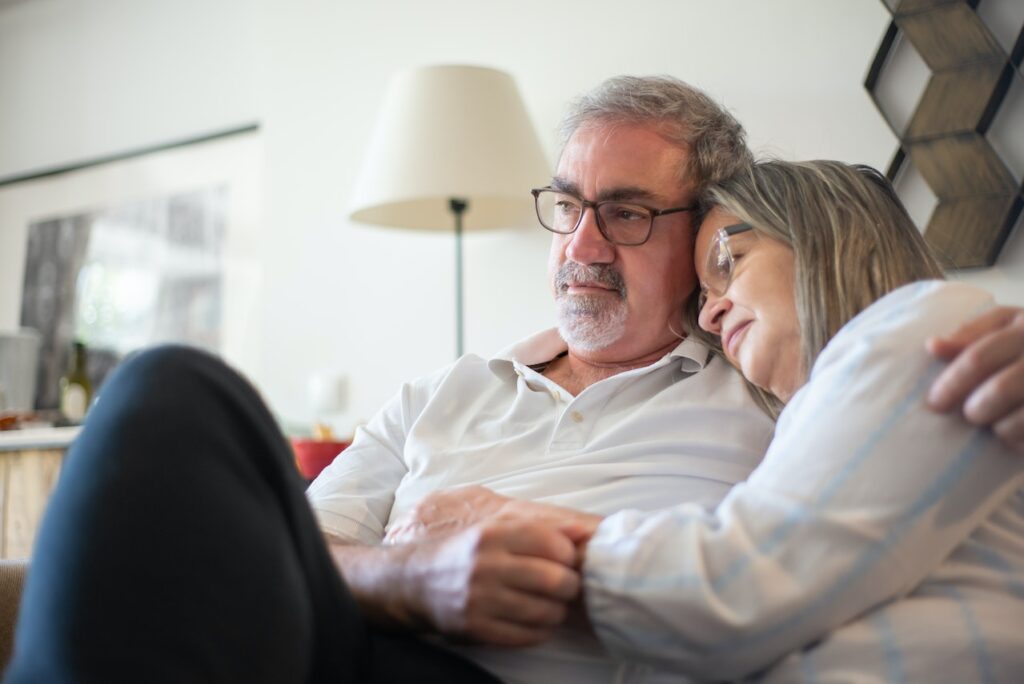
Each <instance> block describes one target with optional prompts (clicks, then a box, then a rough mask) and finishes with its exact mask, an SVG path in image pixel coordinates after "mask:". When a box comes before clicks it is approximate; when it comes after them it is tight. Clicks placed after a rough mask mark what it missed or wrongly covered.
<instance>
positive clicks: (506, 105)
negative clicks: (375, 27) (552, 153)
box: [349, 66, 551, 231]
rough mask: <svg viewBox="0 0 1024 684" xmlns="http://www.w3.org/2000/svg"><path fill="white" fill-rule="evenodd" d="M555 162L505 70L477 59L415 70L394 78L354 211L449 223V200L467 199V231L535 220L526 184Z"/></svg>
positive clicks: (371, 217) (384, 219)
mask: <svg viewBox="0 0 1024 684" xmlns="http://www.w3.org/2000/svg"><path fill="white" fill-rule="evenodd" d="M550 173H551V171H550V167H549V166H548V162H547V159H546V158H545V155H544V152H543V150H542V148H541V145H540V142H539V141H538V139H537V135H536V132H535V131H534V128H533V125H532V124H531V123H530V118H529V116H528V115H527V113H526V108H525V107H524V105H523V102H522V99H521V98H520V97H519V91H518V90H517V89H516V85H515V82H514V81H513V80H512V77H511V76H509V75H508V74H506V73H504V72H502V71H498V70H497V69H490V68H485V67H476V66H429V67H422V68H417V69H411V70H409V71H405V72H402V73H400V74H399V75H397V76H396V77H395V78H394V79H393V81H392V82H391V85H390V88H389V90H388V93H387V96H386V97H385V100H384V105H383V107H382V109H381V113H380V117H379V119H378V121H377V126H376V129H375V131H374V134H373V137H372V139H371V140H370V145H369V149H368V150H367V153H366V157H365V159H364V161H363V167H362V170H361V172H360V174H359V178H358V180H357V182H356V188H355V192H354V194H353V198H352V203H351V206H350V209H349V216H350V218H352V219H353V220H355V221H360V222H365V223H372V224H376V225H382V226H392V227H400V228H429V229H437V230H447V231H450V230H451V229H452V222H453V218H452V211H451V208H450V207H449V203H448V200H449V199H451V198H459V199H464V200H468V202H469V207H468V209H467V211H466V213H465V224H464V228H465V230H477V229H482V228H500V227H513V226H520V225H529V222H530V221H532V220H533V219H532V212H533V198H532V197H531V196H530V188H533V187H537V186H539V185H544V184H545V183H547V182H548V180H549V179H550Z"/></svg>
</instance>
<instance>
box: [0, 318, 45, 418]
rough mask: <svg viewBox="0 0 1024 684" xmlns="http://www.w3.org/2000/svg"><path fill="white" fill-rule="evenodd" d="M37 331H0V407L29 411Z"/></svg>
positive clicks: (32, 400)
mask: <svg viewBox="0 0 1024 684" xmlns="http://www.w3.org/2000/svg"><path fill="white" fill-rule="evenodd" d="M39 342H40V337H39V333H37V332H36V331H35V330H32V329H31V328H22V329H21V330H19V331H18V332H11V333H0V410H5V411H30V410H32V408H33V405H34V403H35V399H36V373H37V368H38V362H39Z"/></svg>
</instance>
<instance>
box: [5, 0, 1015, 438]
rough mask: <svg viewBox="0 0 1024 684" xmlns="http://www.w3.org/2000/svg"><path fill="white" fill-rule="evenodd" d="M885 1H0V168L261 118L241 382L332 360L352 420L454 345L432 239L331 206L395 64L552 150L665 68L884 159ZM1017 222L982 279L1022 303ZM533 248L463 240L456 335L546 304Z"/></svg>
mask: <svg viewBox="0 0 1024 684" xmlns="http://www.w3.org/2000/svg"><path fill="white" fill-rule="evenodd" d="M887 21H888V16H887V14H886V12H885V10H884V8H883V6H882V3H879V2H864V0H835V1H830V2H821V0H775V1H773V2H763V1H760V0H742V1H740V0H733V1H730V2H715V3H711V2H706V1H704V0H661V1H656V0H639V1H637V2H633V3H629V4H627V3H622V2H610V1H608V0H587V1H584V0H567V1H565V2H560V3H551V2H549V1H546V2H542V1H540V0H522V1H520V2H516V3H485V2H473V1H470V0H433V1H432V2H422V1H420V0H378V1H377V2H372V3H369V2H359V3H357V2H342V1H333V2H328V1H327V0H304V1H298V0H263V1H261V2H244V1H243V0H173V1H172V0H165V1H163V2H161V1H159V0H77V1H75V0H31V1H30V2H27V3H23V4H19V5H15V6H14V7H11V8H9V9H6V10H3V11H0V103H2V104H0V177H3V176H6V175H10V174H12V173H17V172H21V171H26V170H30V169H33V168H38V167H41V166H46V165H50V164H57V163H64V162H69V161H73V160H76V159H79V158H83V157H88V156H92V155H99V154H105V153H109V152H113V151H118V150H122V149H125V148H131V147H134V146H137V145H142V144H153V143H158V142H161V141H163V140H166V139H174V138H180V137H183V136H188V135H191V134H195V133H199V132H203V131H206V130H211V129H216V128H223V127H228V126H231V125H235V124H238V123H243V122H246V121H250V120H259V121H260V122H261V123H262V125H263V139H264V145H265V157H266V171H265V181H264V182H265V188H266V196H265V210H266V219H267V223H266V226H265V229H264V230H265V238H264V240H263V241H262V244H261V246H260V249H261V250H262V253H263V255H264V265H263V266H264V283H265V285H266V290H265V292H264V293H263V296H264V301H265V308H264V313H263V316H262V319H263V321H264V329H263V330H262V334H260V335H258V336H257V337H258V339H254V340H253V344H256V345H260V346H261V348H262V358H263V363H262V370H261V371H259V372H257V378H256V379H257V381H258V382H259V384H260V385H261V386H262V388H263V389H264V392H265V394H266V395H267V396H268V398H269V399H270V401H271V403H272V404H273V405H274V407H275V408H276V409H277V410H278V411H279V412H281V413H282V414H283V415H284V416H286V417H288V418H291V419H299V420H301V419H304V418H307V417H308V410H307V407H306V403H305V384H306V381H307V379H308V377H309V376H310V374H311V373H313V372H315V371H317V370H318V369H322V368H336V369H338V370H340V371H342V372H343V373H345V374H346V375H347V376H348V379H349V391H350V404H351V408H350V411H349V413H348V414H347V416H345V417H344V420H345V421H349V420H353V419H356V418H359V417H367V416H368V415H369V414H370V413H371V412H372V411H373V410H374V409H375V408H376V407H377V406H378V405H379V404H380V403H381V402H383V401H384V400H385V399H386V398H387V397H388V396H390V394H391V393H392V392H393V391H394V390H395V389H396V388H397V386H398V384H399V383H400V382H401V381H402V380H403V379H406V378H409V377H412V376H415V375H418V374H422V373H425V372H429V371H430V370H432V369H434V368H436V367H438V366H440V365H442V364H444V363H446V362H447V361H449V360H450V359H451V357H452V355H453V353H454V344H453V334H454V333H453V329H454V314H453V305H452V297H453V294H452V289H453V275H452V250H453V245H452V242H451V240H450V239H449V238H448V237H447V236H444V235H437V234H427V235H417V234H414V233H411V232H406V231H393V230H382V229H377V228H371V227H366V226H360V225H355V224H351V223H349V222H348V221H347V220H346V219H345V218H344V214H345V207H346V204H347V201H348V195H349V193H350V191H351V188H352V184H353V182H354V177H355V174H356V172H357V170H358V165H359V162H360V159H361V155H362V153H363V151H364V148H365V145H366V142H367V137H368V134H369V132H370V130H371V128H372V124H373V120H374V116H375V113H376V110H377V107H378V105H379V103H380V100H381V98H382V96H383V94H384V89H385V87H386V84H387V80H388V78H389V76H390V75H391V74H392V73H394V72H395V71H396V70H398V69H401V68H404V67H407V66H411V65H417V64H428V63H441V62H448V63H453V62H458V63H474V64H484V65H490V66H496V67H499V68H503V69H506V70H508V71H510V72H511V73H512V74H513V75H514V76H515V77H516V79H517V80H518V82H519V86H520V89H521V90H522V92H523V95H524V97H525V99H526V103H527V107H528V109H529V111H530V113H531V115H532V116H533V118H534V121H535V123H536V125H537V127H538V130H539V132H540V133H541V135H542V140H543V141H544V142H545V143H546V145H547V146H548V150H549V155H550V157H551V158H552V159H553V158H554V154H555V139H554V128H555V125H556V124H557V121H558V118H559V116H560V114H561V111H562V108H563V106H564V104H565V102H566V101H567V100H568V99H569V98H570V97H571V96H572V95H574V94H576V93H578V92H580V91H582V90H584V89H586V88H589V87H591V86H593V85H594V84H596V83H597V82H598V81H600V80H601V79H603V78H605V77H607V76H609V75H613V74H619V73H634V74H651V73H668V74H672V75H675V76H679V77H681V78H684V79H686V80H689V81H691V82H692V83H695V84H697V85H699V86H701V87H703V88H705V89H706V90H707V91H709V93H710V94H712V95H713V96H715V97H716V98H718V99H719V100H720V101H722V102H724V103H725V104H726V105H727V106H729V107H730V108H732V110H733V111H734V112H735V113H736V115H737V116H738V117H739V118H740V119H741V120H742V121H743V122H744V123H745V124H746V125H747V128H748V131H749V133H750V138H751V142H752V144H753V146H754V147H755V148H757V149H760V150H762V151H771V152H774V153H776V154H779V155H782V156H785V157H792V158H808V157H816V158H821V157H825V158H828V157H831V158H838V159H844V160H848V161H862V162H867V163H870V164H874V165H876V166H881V167H884V166H885V165H886V164H887V163H888V161H889V158H890V156H891V153H892V150H893V146H894V138H893V137H892V135H891V134H890V133H889V131H888V130H887V129H886V127H885V125H884V123H883V122H882V120H881V117H880V116H879V115H878V114H877V112H876V111H875V108H874V106H873V105H872V103H871V101H870V99H869V98H868V96H867V94H866V92H865V91H864V88H863V85H862V83H863V80H864V75H865V73H866V70H867V67H868V64H869V63H870V60H871V57H872V56H873V54H874V52H875V50H876V48H877V45H878V43H879V41H880V39H881V36H882V33H883V32H884V30H885V27H886V24H887ZM1020 232H1021V231H1019V230H1018V231H1017V233H1018V235H1017V236H1016V242H1015V243H1014V244H1013V245H1011V249H1008V250H1007V255H1006V256H1005V257H1004V259H1003V260H1002V261H1001V262H1000V265H999V271H998V273H997V274H996V276H997V277H990V278H989V280H987V281H986V282H987V283H988V284H990V285H991V286H992V287H994V288H996V289H998V291H999V296H1000V297H1001V298H1002V299H1004V300H1005V301H1014V302H1017V303H1024V293H1022V290H1024V287H1022V284H1024V250H1022V248H1021V247H1022V246H1021V245H1019V244H1017V243H1019V242H1020V237H1019V233H1020ZM546 248H547V237H546V236H545V235H544V234H543V232H542V231H541V230H540V229H539V228H537V227H535V226H523V227H522V228H520V229H517V230H506V231H498V232H493V233H488V234H474V235H470V236H467V244H466V254H465V263H466V290H467V302H466V338H467V348H468V349H469V350H471V351H476V352H480V353H484V354H487V353H491V352H494V351H496V350H497V349H499V348H500V347H502V346H504V345H505V344H507V343H509V342H511V341H513V340H515V339H516V338H518V337H521V336H523V335H525V334H527V333H529V332H532V331H533V330H535V329H537V328H539V327H541V326H545V325H548V324H549V323H550V321H551V319H552V316H551V306H550V302H549V297H548V294H547V287H546V283H545V275H544V266H545V258H546ZM0 267H2V255H0ZM988 276H992V274H988ZM5 323H7V322H5V321H0V327H3V326H4V325H5Z"/></svg>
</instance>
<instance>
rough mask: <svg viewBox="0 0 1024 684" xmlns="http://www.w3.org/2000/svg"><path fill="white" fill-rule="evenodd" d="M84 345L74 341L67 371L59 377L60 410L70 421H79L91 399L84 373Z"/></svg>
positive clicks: (87, 380)
mask: <svg viewBox="0 0 1024 684" xmlns="http://www.w3.org/2000/svg"><path fill="white" fill-rule="evenodd" d="M87 356H88V355H87V353H86V349H85V345H84V344H83V343H82V342H78V341H76V342H75V343H74V344H73V345H72V346H71V358H70V362H69V364H68V372H67V373H66V374H65V375H64V377H62V378H61V379H60V412H61V413H63V414H64V417H65V418H67V419H68V420H69V421H70V422H72V423H81V422H82V421H83V420H84V419H85V412H86V411H87V410H88V409H89V401H90V400H91V399H92V384H91V383H90V382H89V375H88V374H87V373H86V363H87Z"/></svg>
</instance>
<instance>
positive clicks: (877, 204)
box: [687, 160, 943, 417]
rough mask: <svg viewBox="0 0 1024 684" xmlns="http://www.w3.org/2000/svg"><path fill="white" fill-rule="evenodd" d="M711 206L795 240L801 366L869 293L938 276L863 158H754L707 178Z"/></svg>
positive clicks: (772, 408)
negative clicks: (743, 168) (715, 180)
mask: <svg viewBox="0 0 1024 684" xmlns="http://www.w3.org/2000/svg"><path fill="white" fill-rule="evenodd" d="M714 207H721V208H722V209H723V210H725V211H726V212H728V213H730V214H733V215H734V216H736V217H737V218H738V219H739V220H741V221H743V222H745V223H748V224H750V225H751V226H753V227H754V230H755V231H757V232H758V233H759V234H761V235H762V236H763V237H768V238H771V239H774V240H778V241H780V242H783V243H785V244H787V245H788V246H789V247H790V248H791V249H792V250H793V254H794V257H795V264H794V278H795V287H796V293H795V295H796V310H797V318H798V320H799V326H800V335H801V345H802V349H801V365H802V368H801V371H802V372H803V373H804V374H805V375H806V374H807V373H809V372H810V369H811V367H812V366H813V365H814V361H815V359H817V358H818V354H819V353H821V350H822V349H823V348H824V347H825V345H826V344H827V343H828V341H829V340H830V339H832V337H833V336H834V335H835V334H836V333H837V332H838V331H839V329H840V328H841V327H843V325H845V324H846V323H847V322H848V321H849V320H850V319H852V318H853V317H854V316H856V315H857V314H858V313H860V312H861V311H863V310H864V309H865V308H867V307H868V306H869V305H870V304H871V303H872V302H874V301H875V300H877V299H879V298H880V297H882V296H883V295H885V294H886V293H888V292H891V291H892V290H895V289H896V288H898V287H900V286H901V285H905V284H907V283H911V282H914V281H916V280H924V279H928V278H942V277H943V274H942V269H941V268H940V266H939V264H938V262H937V261H936V260H935V257H934V256H932V253H931V252H930V250H929V249H928V245H927V244H926V243H925V241H924V238H923V237H922V236H921V233H920V231H918V229H917V227H916V226H915V225H914V222H913V221H912V220H911V218H910V216H909V215H908V214H907V210H906V209H905V208H904V207H903V204H902V203H901V202H900V200H899V198H898V197H897V196H896V193H895V191H894V190H893V188H892V185H891V184H890V183H889V181H888V180H887V179H886V178H885V176H883V175H882V174H880V173H879V172H878V171H876V170H875V169H873V168H871V167H869V166H862V165H849V164H844V163H841V162H836V161H809V162H783V161H776V160H767V161H761V162H757V163H756V164H754V165H753V166H752V167H751V168H750V170H749V172H741V173H740V174H737V175H736V176H734V177H732V178H730V179H728V180H726V181H724V182H722V183H719V184H716V185H713V186H711V187H709V188H708V190H707V192H706V193H705V195H704V200H703V202H702V210H703V211H702V213H705V214H706V212H707V211H710V210H711V209H712V208H714ZM698 258H699V257H698ZM697 313H699V312H697V311H696V303H695V302H693V303H691V305H690V309H689V311H688V312H687V314H688V315H687V319H688V323H689V327H690V329H691V330H692V331H694V334H695V335H696V336H697V337H698V338H700V339H702V340H704V341H706V342H714V344H715V346H716V347H717V345H718V342H717V338H714V339H709V338H711V337H712V336H709V335H708V334H707V333H705V332H704V331H702V330H700V328H699V327H697V326H696V321H697V319H696V314H697ZM718 348H719V349H720V347H718ZM752 389H753V388H752ZM754 394H755V398H757V399H758V401H759V403H761V404H762V406H763V408H765V410H766V411H767V412H768V413H769V414H770V415H772V416H773V417H775V416H777V415H778V413H779V412H780V411H781V410H782V402H781V401H780V400H779V399H778V398H777V397H775V396H774V395H771V394H770V393H768V392H765V391H764V390H756V391H755V392H754Z"/></svg>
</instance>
